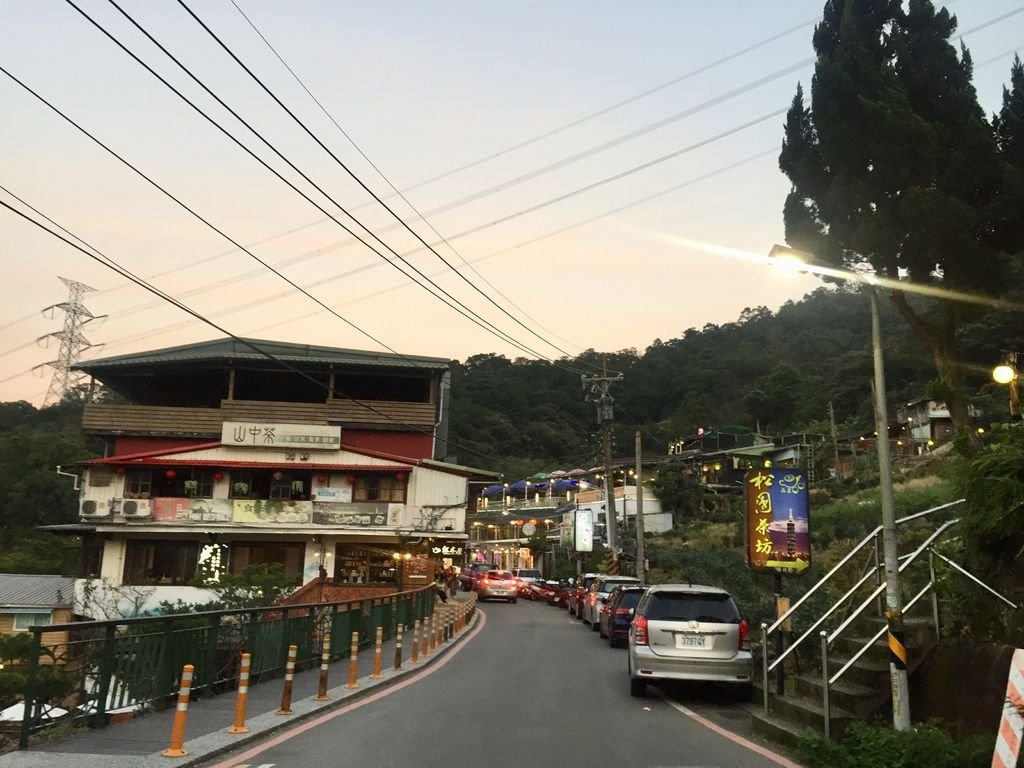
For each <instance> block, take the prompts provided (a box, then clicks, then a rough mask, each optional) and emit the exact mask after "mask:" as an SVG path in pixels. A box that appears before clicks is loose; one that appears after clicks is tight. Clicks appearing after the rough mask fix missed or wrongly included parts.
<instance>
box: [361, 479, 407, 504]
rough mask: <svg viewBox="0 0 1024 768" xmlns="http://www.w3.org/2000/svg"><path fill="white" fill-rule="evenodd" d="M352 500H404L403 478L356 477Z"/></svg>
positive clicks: (401, 501)
mask: <svg viewBox="0 0 1024 768" xmlns="http://www.w3.org/2000/svg"><path fill="white" fill-rule="evenodd" d="M352 501H395V502H399V503H403V502H404V501H405V478H404V477H403V478H402V479H401V480H399V479H398V478H397V477H386V476H380V475H363V476H362V477H357V478H356V484H355V487H354V488H353V489H352Z"/></svg>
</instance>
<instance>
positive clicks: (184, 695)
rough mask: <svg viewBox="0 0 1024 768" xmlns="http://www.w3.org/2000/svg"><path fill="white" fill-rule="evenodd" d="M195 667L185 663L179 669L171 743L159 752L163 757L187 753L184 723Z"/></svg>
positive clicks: (186, 716)
mask: <svg viewBox="0 0 1024 768" xmlns="http://www.w3.org/2000/svg"><path fill="white" fill-rule="evenodd" d="M193 671H195V667H193V666H192V665H191V664H186V665H185V667H184V669H182V670H181V687H180V688H178V709H177V711H176V712H175V713H174V725H172V726H171V745H170V746H169V747H168V748H167V749H165V750H164V751H163V752H161V754H162V755H163V756H164V757H184V756H185V755H187V754H188V752H187V751H185V749H183V747H184V746H185V723H186V721H187V720H188V697H189V693H190V692H191V689H192V672H193Z"/></svg>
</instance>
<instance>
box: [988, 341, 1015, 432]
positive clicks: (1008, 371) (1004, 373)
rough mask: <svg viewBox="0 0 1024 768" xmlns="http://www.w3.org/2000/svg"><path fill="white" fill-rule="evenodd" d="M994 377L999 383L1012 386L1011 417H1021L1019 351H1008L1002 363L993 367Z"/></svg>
mask: <svg viewBox="0 0 1024 768" xmlns="http://www.w3.org/2000/svg"><path fill="white" fill-rule="evenodd" d="M992 379H993V381H995V382H996V383H997V384H1008V385H1009V387H1010V418H1011V419H1019V418H1020V417H1021V416H1020V394H1019V390H1018V382H1019V380H1020V368H1019V367H1018V365H1017V353H1016V352H1007V353H1006V358H1005V359H1004V361H1003V363H1002V364H1001V365H997V366H996V367H995V368H993V369H992Z"/></svg>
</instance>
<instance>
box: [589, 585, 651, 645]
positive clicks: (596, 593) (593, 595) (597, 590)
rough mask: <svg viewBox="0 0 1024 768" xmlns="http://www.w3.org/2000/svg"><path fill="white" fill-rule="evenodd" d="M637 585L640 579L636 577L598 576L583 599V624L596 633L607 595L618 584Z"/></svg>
mask: <svg viewBox="0 0 1024 768" xmlns="http://www.w3.org/2000/svg"><path fill="white" fill-rule="evenodd" d="M639 583H640V579H638V578H637V577H636V576H610V575H605V576H598V577H597V578H596V579H594V581H593V582H592V583H591V585H590V588H589V589H588V590H587V594H586V595H585V596H584V598H583V623H584V624H589V625H590V628H591V629H592V630H594V631H595V632H597V630H598V628H599V625H598V620H599V618H600V610H601V606H602V605H604V604H605V601H606V600H607V599H608V593H609V592H611V591H612V590H613V589H615V587H617V586H619V584H639Z"/></svg>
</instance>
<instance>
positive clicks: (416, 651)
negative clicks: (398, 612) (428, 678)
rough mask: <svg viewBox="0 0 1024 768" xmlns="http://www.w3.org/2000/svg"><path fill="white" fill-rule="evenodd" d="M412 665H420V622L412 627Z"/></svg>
mask: <svg viewBox="0 0 1024 768" xmlns="http://www.w3.org/2000/svg"><path fill="white" fill-rule="evenodd" d="M409 663H410V664H419V663H420V620H419V619H416V621H415V622H414V623H413V625H412V658H411V659H409Z"/></svg>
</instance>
